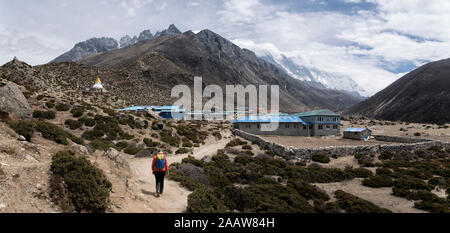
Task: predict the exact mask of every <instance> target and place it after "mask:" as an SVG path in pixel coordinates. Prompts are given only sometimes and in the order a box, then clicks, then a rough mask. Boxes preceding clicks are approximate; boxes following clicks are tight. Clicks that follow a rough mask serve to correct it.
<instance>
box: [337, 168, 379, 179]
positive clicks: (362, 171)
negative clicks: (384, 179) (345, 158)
mask: <svg viewBox="0 0 450 233" xmlns="http://www.w3.org/2000/svg"><path fill="white" fill-rule="evenodd" d="M344 171H345V172H347V173H349V174H351V175H352V176H353V177H358V178H367V177H370V176H372V175H373V174H372V172H371V171H370V170H369V169H366V168H363V167H359V168H345V170H344Z"/></svg>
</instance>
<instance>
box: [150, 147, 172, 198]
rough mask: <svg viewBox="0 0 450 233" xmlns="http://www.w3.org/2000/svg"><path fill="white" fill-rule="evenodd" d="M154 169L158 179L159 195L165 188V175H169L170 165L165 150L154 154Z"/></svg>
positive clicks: (157, 189)
mask: <svg viewBox="0 0 450 233" xmlns="http://www.w3.org/2000/svg"><path fill="white" fill-rule="evenodd" d="M152 170H153V175H155V179H156V197H159V195H161V194H162V193H163V190H164V176H165V175H166V173H167V175H169V165H168V163H167V158H166V155H165V154H164V152H162V151H160V152H158V153H157V154H156V155H155V156H153V162H152Z"/></svg>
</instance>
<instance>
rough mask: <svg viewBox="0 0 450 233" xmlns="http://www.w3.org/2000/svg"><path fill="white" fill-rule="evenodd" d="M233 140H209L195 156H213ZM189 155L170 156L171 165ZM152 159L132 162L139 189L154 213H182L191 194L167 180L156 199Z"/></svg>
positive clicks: (138, 159) (134, 159)
mask: <svg viewBox="0 0 450 233" xmlns="http://www.w3.org/2000/svg"><path fill="white" fill-rule="evenodd" d="M230 140H231V139H226V138H222V139H221V140H215V139H214V138H208V139H207V141H206V144H205V145H204V146H201V147H199V148H195V149H194V153H193V155H192V156H194V157H195V158H197V159H201V158H202V157H203V156H205V155H213V154H214V153H215V152H216V151H217V150H218V149H222V148H224V147H225V145H226V144H227V143H228V142H229V141H230ZM187 156H188V154H181V155H174V156H168V157H167V160H168V162H169V164H172V163H175V162H181V160H182V159H183V158H185V157H187ZM151 164H152V158H133V159H131V160H130V167H131V170H132V171H133V172H134V173H135V175H136V179H137V180H138V188H139V190H140V191H141V192H142V193H143V194H144V198H145V199H147V200H148V206H149V207H150V210H151V212H153V213H180V212H184V211H185V210H186V208H187V197H188V195H189V194H191V192H190V191H189V190H187V189H186V188H184V187H182V186H181V185H180V184H179V183H178V182H175V181H172V180H169V179H167V178H166V179H165V181H164V193H163V195H161V196H160V197H159V198H157V197H155V189H156V187H155V186H156V183H155V177H154V176H153V174H152V171H151Z"/></svg>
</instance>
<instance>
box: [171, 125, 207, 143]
mask: <svg viewBox="0 0 450 233" xmlns="http://www.w3.org/2000/svg"><path fill="white" fill-rule="evenodd" d="M175 129H176V130H177V134H178V135H180V136H182V137H185V138H187V139H189V140H190V141H192V142H193V143H200V142H203V140H205V139H206V137H207V136H208V133H207V132H204V131H201V130H200V125H185V124H179V125H177V126H176V127H175Z"/></svg>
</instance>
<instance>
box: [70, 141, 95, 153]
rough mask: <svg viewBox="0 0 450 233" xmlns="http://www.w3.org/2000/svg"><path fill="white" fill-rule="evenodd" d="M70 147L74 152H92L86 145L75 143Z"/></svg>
mask: <svg viewBox="0 0 450 233" xmlns="http://www.w3.org/2000/svg"><path fill="white" fill-rule="evenodd" d="M70 149H71V150H73V152H75V153H76V154H80V155H89V154H91V153H89V150H88V149H87V148H86V147H85V146H83V145H79V144H75V143H74V144H72V145H71V146H70Z"/></svg>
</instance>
